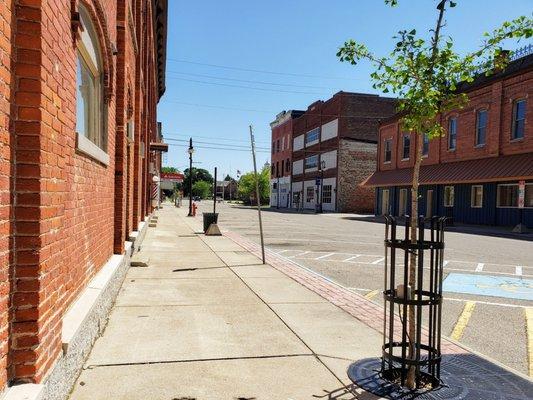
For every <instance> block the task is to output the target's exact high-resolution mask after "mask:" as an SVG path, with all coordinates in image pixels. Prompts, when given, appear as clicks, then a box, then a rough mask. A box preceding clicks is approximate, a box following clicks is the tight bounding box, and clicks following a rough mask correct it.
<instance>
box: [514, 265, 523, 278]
mask: <svg viewBox="0 0 533 400" xmlns="http://www.w3.org/2000/svg"><path fill="white" fill-rule="evenodd" d="M515 275H517V276H522V267H521V266H520V265H517V266H516V268H515Z"/></svg>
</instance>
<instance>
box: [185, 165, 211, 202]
mask: <svg viewBox="0 0 533 400" xmlns="http://www.w3.org/2000/svg"><path fill="white" fill-rule="evenodd" d="M183 175H184V180H183V191H184V193H185V195H186V196H188V195H189V176H190V175H189V168H186V169H185V170H184V171H183ZM198 181H204V182H208V183H210V184H211V183H213V176H212V175H211V174H210V173H209V171H207V170H206V169H203V168H194V167H193V168H192V184H193V186H194V184H195V183H196V182H198Z"/></svg>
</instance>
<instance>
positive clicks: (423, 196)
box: [375, 181, 533, 228]
mask: <svg viewBox="0 0 533 400" xmlns="http://www.w3.org/2000/svg"><path fill="white" fill-rule="evenodd" d="M532 182H533V181H529V182H528V183H532ZM502 183H504V182H502ZM508 183H516V182H508ZM472 185H473V184H457V185H453V186H454V188H455V189H454V195H455V196H454V197H455V200H454V206H453V207H444V185H431V186H421V187H420V201H419V206H418V207H419V214H421V215H422V214H423V215H425V213H426V204H427V193H428V190H433V204H432V211H433V215H442V216H447V217H452V218H453V220H454V221H455V222H459V223H464V224H477V225H500V226H515V225H517V224H518V223H520V222H522V223H523V224H525V225H526V226H527V227H528V228H533V208H523V209H518V208H499V207H496V196H497V187H498V185H497V184H496V183H484V184H479V185H482V186H483V207H481V208H473V207H471V206H470V196H471V188H472ZM450 186H452V185H450ZM402 188H404V189H408V191H407V194H408V195H407V214H410V213H411V190H410V189H409V188H408V187H388V188H378V189H376V208H375V209H376V215H382V214H383V213H384V212H383V210H382V209H381V205H382V197H383V189H388V190H389V192H390V213H391V214H392V215H396V216H397V215H398V214H399V202H400V189H402Z"/></svg>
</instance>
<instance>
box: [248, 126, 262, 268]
mask: <svg viewBox="0 0 533 400" xmlns="http://www.w3.org/2000/svg"><path fill="white" fill-rule="evenodd" d="M250 141H251V142H252V158H253V160H254V174H255V201H256V203H257V214H258V215H259V233H260V236H261V256H262V259H263V264H266V260H265V241H264V239H263V221H262V220H261V197H260V196H259V177H258V176H257V163H256V160H255V139H254V133H253V128H252V125H250Z"/></svg>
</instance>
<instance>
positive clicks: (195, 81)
mask: <svg viewBox="0 0 533 400" xmlns="http://www.w3.org/2000/svg"><path fill="white" fill-rule="evenodd" d="M170 79H177V80H180V81H185V82H193V83H201V84H203V85H215V86H225V87H233V88H239V89H249V90H260V91H262V92H275V93H294V94H315V95H321V94H323V93H319V92H300V91H296V90H283V89H267V88H260V87H255V86H244V85H232V84H230V83H221V82H207V81H199V80H196V79H187V78H170Z"/></svg>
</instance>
